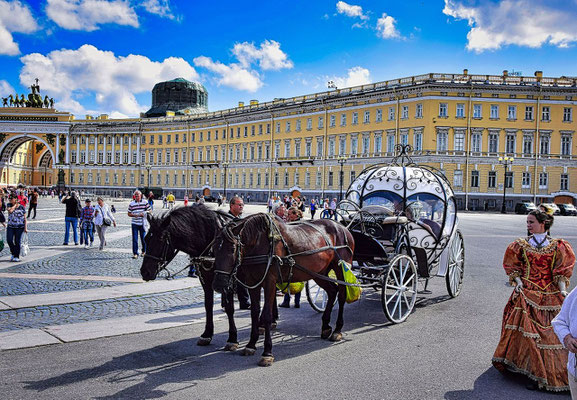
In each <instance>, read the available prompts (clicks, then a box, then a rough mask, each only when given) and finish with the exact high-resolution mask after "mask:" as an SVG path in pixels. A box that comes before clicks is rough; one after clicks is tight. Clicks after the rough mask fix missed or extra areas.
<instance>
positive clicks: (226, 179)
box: [221, 162, 228, 199]
mask: <svg viewBox="0 0 577 400" xmlns="http://www.w3.org/2000/svg"><path fill="white" fill-rule="evenodd" d="M221 165H222V167H223V168H224V182H223V187H224V194H223V198H224V199H226V182H227V181H228V175H227V174H226V170H227V168H228V163H227V162H223V163H222V164H221Z"/></svg>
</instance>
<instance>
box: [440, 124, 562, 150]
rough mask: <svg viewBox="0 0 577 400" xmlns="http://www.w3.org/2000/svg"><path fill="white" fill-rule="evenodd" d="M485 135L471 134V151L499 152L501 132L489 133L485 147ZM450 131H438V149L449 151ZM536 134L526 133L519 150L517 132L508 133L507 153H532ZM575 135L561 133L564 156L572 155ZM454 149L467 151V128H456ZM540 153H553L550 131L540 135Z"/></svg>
mask: <svg viewBox="0 0 577 400" xmlns="http://www.w3.org/2000/svg"><path fill="white" fill-rule="evenodd" d="M482 139H483V135H482V133H479V132H473V133H472V134H471V151H472V152H475V153H481V152H483V151H485V150H486V151H487V152H489V153H498V152H499V140H500V135H499V133H491V131H489V134H488V135H487V141H486V144H485V146H486V147H483V140H482ZM448 142H449V133H448V132H447V130H442V131H439V132H437V151H448V150H449V146H448ZM533 142H534V135H533V134H524V135H523V142H522V148H521V151H520V152H519V151H517V134H516V133H507V134H506V135H505V153H507V154H518V153H520V154H526V155H531V154H533V152H534V149H533V145H534V143H533ZM572 145H573V137H572V136H571V135H569V134H567V135H563V134H562V135H561V146H560V149H559V153H558V154H560V155H562V156H570V155H571V153H572ZM453 150H454V151H465V130H464V129H463V130H455V133H454V135H453ZM538 150H539V154H541V155H548V154H551V135H550V134H549V133H542V134H540V135H539V149H538Z"/></svg>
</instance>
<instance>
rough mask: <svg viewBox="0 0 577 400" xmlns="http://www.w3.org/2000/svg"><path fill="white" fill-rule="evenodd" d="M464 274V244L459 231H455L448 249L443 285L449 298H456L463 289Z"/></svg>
mask: <svg viewBox="0 0 577 400" xmlns="http://www.w3.org/2000/svg"><path fill="white" fill-rule="evenodd" d="M464 274H465V242H464V240H463V234H462V233H461V231H459V230H458V231H457V232H456V234H455V237H454V238H453V240H452V241H451V247H449V266H448V268H447V275H446V276H445V283H446V284H447V292H449V296H451V297H457V296H458V295H459V293H461V288H462V287H463V275H464Z"/></svg>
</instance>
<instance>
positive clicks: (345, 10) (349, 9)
mask: <svg viewBox="0 0 577 400" xmlns="http://www.w3.org/2000/svg"><path fill="white" fill-rule="evenodd" d="M337 12H338V13H339V14H344V15H346V16H347V17H351V18H360V19H362V20H367V19H369V16H368V15H366V14H364V13H363V8H362V7H361V6H357V5H353V4H348V3H345V2H344V1H339V2H338V3H337Z"/></svg>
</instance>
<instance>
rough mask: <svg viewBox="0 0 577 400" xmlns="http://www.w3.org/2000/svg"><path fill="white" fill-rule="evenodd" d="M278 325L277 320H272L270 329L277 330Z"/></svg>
mask: <svg viewBox="0 0 577 400" xmlns="http://www.w3.org/2000/svg"><path fill="white" fill-rule="evenodd" d="M277 325H278V324H277V323H276V322H271V324H270V329H271V330H275V329H276V327H277Z"/></svg>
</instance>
